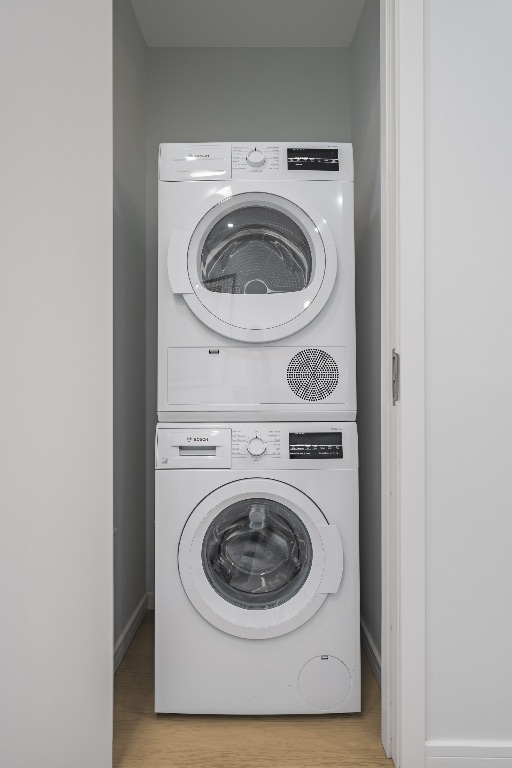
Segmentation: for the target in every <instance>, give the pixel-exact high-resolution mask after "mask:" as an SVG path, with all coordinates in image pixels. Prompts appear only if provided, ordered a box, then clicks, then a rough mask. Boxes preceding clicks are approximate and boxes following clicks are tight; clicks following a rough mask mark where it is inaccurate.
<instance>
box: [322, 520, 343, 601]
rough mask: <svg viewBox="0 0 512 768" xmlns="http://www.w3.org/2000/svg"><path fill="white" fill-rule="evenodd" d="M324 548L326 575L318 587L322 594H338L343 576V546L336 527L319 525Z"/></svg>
mask: <svg viewBox="0 0 512 768" xmlns="http://www.w3.org/2000/svg"><path fill="white" fill-rule="evenodd" d="M318 532H319V534H320V537H321V539H322V544H323V548H324V573H323V576H322V581H321V582H320V586H319V587H318V592H319V593H320V594H323V595H325V594H328V593H332V592H337V591H338V589H339V586H340V583H341V577H342V575H343V544H342V543H341V536H340V532H339V530H338V527H337V526H336V525H319V526H318Z"/></svg>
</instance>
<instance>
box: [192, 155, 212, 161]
mask: <svg viewBox="0 0 512 768" xmlns="http://www.w3.org/2000/svg"><path fill="white" fill-rule="evenodd" d="M188 157H189V158H190V159H191V160H192V159H194V158H195V159H197V158H199V157H210V155H188Z"/></svg>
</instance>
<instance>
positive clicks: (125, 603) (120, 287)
mask: <svg viewBox="0 0 512 768" xmlns="http://www.w3.org/2000/svg"><path fill="white" fill-rule="evenodd" d="M113 12H114V17H113V27H114V30H113V31H114V38H113V43H114V50H113V102H114V126H113V127H114V529H115V536H114V641H115V642H116V645H117V644H119V643H121V646H120V649H121V650H120V653H122V650H123V649H124V637H125V635H124V631H125V630H126V629H127V627H129V626H130V619H131V617H132V616H133V614H134V613H135V612H136V609H137V607H138V606H139V605H140V603H141V601H143V600H144V597H145V595H146V522H145V521H146V512H145V510H146V469H145V467H146V458H145V454H146V448H145V440H146V426H145V418H146V417H145V388H146V377H145V365H146V318H145V314H146V44H145V43H144V39H143V37H142V35H141V32H140V30H139V26H138V24H137V21H136V19H135V14H134V11H133V8H132V4H131V2H130V0H114V3H113Z"/></svg>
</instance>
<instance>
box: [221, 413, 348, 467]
mask: <svg viewBox="0 0 512 768" xmlns="http://www.w3.org/2000/svg"><path fill="white" fill-rule="evenodd" d="M354 430H355V431H354ZM353 433H354V434H355V435H356V438H355V440H356V442H355V446H356V447H355V451H354V444H353V443H354V434H353ZM354 455H355V457H357V430H356V428H355V425H350V426H349V427H347V425H346V424H339V423H338V424H336V423H331V422H327V423H325V424H318V423H304V422H301V423H293V422H291V423H290V424H282V423H281V424H275V425H274V424H254V423H253V424H240V425H235V424H232V425H231V459H232V463H231V466H232V467H233V468H234V469H235V468H240V469H241V468H250V467H253V468H255V467H261V468H266V469H281V468H285V467H286V468H289V469H299V470H303V469H314V468H318V467H324V468H326V467H327V466H329V467H336V466H339V467H345V466H346V465H347V464H348V463H351V462H353V461H354ZM356 461H357V458H356Z"/></svg>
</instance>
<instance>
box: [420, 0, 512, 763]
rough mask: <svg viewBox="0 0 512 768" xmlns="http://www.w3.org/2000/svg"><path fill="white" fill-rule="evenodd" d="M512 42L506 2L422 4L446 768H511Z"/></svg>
mask: <svg viewBox="0 0 512 768" xmlns="http://www.w3.org/2000/svg"><path fill="white" fill-rule="evenodd" d="M511 39H512V4H511V3H510V2H509V0H493V2H492V3H489V2H485V0H428V1H427V2H426V31H425V41H426V80H425V82H426V264H427V268H426V301H427V303H426V322H427V361H426V362H427V381H426V385H427V736H428V739H429V743H428V748H427V755H429V756H430V758H431V762H430V763H429V764H431V765H432V766H435V768H444V766H445V765H446V764H447V763H446V762H445V761H443V760H442V759H441V758H442V757H447V756H448V755H452V756H453V757H457V756H459V757H460V760H459V761H455V760H453V759H452V761H451V762H450V765H451V766H453V768H462V767H464V768H469V766H472V765H475V766H476V764H477V758H478V757H496V758H499V757H502V758H504V757H508V760H507V761H505V760H503V761H502V762H499V761H498V763H499V765H500V766H501V765H503V766H505V765H506V766H509V765H512V653H511V648H512V610H511V606H512V557H511V554H510V553H511V542H512V441H511V434H512V405H511V396H510V392H511V381H512V355H511V350H512V315H511V307H512V303H511V285H512V258H511V247H512V215H511V213H512V193H511V180H512V151H511V136H512V98H511V96H512V90H511V84H510V76H511V72H512V45H511V43H510V41H511ZM434 756H437V758H436V757H434ZM472 758H474V761H473V760H472ZM482 764H483V763H481V762H478V765H482ZM485 764H486V765H491V763H487V762H486V763H485Z"/></svg>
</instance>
